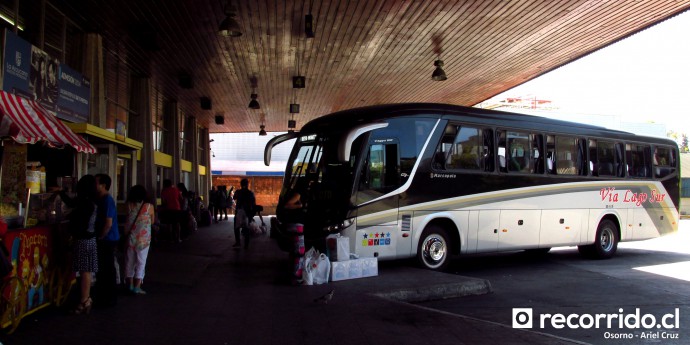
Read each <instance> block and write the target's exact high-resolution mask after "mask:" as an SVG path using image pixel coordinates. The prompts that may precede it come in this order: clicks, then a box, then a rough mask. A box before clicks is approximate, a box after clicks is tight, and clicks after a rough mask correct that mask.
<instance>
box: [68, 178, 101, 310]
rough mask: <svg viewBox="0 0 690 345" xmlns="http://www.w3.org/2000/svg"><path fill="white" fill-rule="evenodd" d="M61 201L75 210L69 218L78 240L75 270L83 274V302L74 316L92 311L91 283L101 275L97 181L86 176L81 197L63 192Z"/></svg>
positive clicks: (79, 188)
mask: <svg viewBox="0 0 690 345" xmlns="http://www.w3.org/2000/svg"><path fill="white" fill-rule="evenodd" d="M59 193H60V199H62V202H64V203H65V205H67V206H68V207H70V208H72V212H71V213H70V215H69V221H70V222H69V227H70V234H71V235H72V238H73V239H74V242H73V244H74V248H73V250H74V258H73V260H72V270H73V271H75V272H79V279H80V282H79V292H80V295H81V299H80V300H79V304H78V305H77V306H76V307H75V308H74V309H73V310H72V313H74V314H88V313H89V312H90V311H91V306H92V305H93V300H92V299H91V280H92V278H93V274H94V273H96V272H98V256H97V254H96V231H95V224H96V210H97V208H98V207H97V206H96V178H95V177H94V176H93V175H84V176H82V177H81V178H80V179H79V182H77V196H76V198H72V197H70V196H69V195H67V193H66V192H65V191H62V190H61V191H59Z"/></svg>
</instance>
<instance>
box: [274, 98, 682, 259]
mask: <svg viewBox="0 0 690 345" xmlns="http://www.w3.org/2000/svg"><path fill="white" fill-rule="evenodd" d="M293 138H294V139H296V142H295V146H294V148H293V150H292V153H291V155H290V158H289V161H288V164H287V169H286V171H285V179H284V186H283V190H282V192H281V199H280V201H279V206H278V207H279V209H280V208H281V206H282V204H283V203H284V202H285V200H284V199H285V195H286V193H287V192H288V191H289V190H291V189H296V190H298V191H300V193H301V195H302V202H303V204H304V205H305V207H304V210H303V211H304V218H303V219H304V231H305V236H306V238H307V241H308V242H309V241H310V240H311V241H314V240H318V239H322V238H323V237H325V236H326V235H328V234H331V233H338V232H340V233H342V235H343V236H347V237H349V239H350V248H351V251H354V252H355V253H356V254H358V255H359V256H360V257H372V256H377V257H378V258H379V259H381V260H384V259H399V258H409V257H413V256H417V257H418V258H419V261H420V262H421V263H422V265H423V266H425V267H427V268H430V269H437V270H440V269H443V268H444V267H445V266H446V265H447V264H448V259H449V256H450V255H460V254H465V253H483V252H497V251H509V250H531V251H535V252H547V251H548V250H549V249H550V248H551V247H555V246H578V248H579V250H580V252H581V253H582V254H584V255H586V256H589V257H595V258H609V257H611V256H613V255H614V253H615V252H616V248H617V245H618V242H620V241H636V240H644V239H649V238H654V237H658V236H660V235H664V234H668V233H672V232H675V231H677V229H678V221H679V212H678V208H679V194H680V166H679V165H680V163H679V155H678V146H677V144H676V143H675V142H674V141H672V140H669V139H661V138H653V137H645V136H638V135H634V134H631V133H627V132H622V131H616V130H610V129H606V128H602V127H597V126H591V125H586V124H579V123H573V122H566V121H559V120H554V119H548V118H542V117H537V116H530V115H521V114H514V113H508V112H501V111H494V110H485V109H478V108H468V107H461V106H454V105H445V104H392V105H380V106H372V107H365V108H359V109H351V110H345V111H340V112H336V113H333V114H330V115H326V116H323V117H319V118H317V119H314V120H313V121H311V122H309V123H307V124H306V125H305V126H304V127H303V128H302V129H301V131H299V132H292V133H287V134H285V135H282V136H277V137H275V138H273V139H272V140H271V141H270V142H269V143H268V144H267V146H266V150H265V156H264V160H265V163H266V164H267V165H268V164H269V162H270V153H271V149H272V147H273V146H275V145H277V144H279V143H281V142H284V141H286V140H289V139H293ZM278 215H279V217H278V219H280V212H278Z"/></svg>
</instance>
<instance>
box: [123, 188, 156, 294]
mask: <svg viewBox="0 0 690 345" xmlns="http://www.w3.org/2000/svg"><path fill="white" fill-rule="evenodd" d="M127 209H128V211H129V213H128V216H127V224H126V225H125V236H127V242H126V243H127V252H126V256H125V258H126V259H125V281H126V283H127V285H128V286H129V291H130V292H131V293H134V294H137V295H145V294H146V292H145V291H144V290H142V289H141V283H142V282H143V280H144V273H145V268H146V258H147V257H148V254H149V248H150V246H151V224H153V222H154V220H155V214H154V209H155V208H154V206H153V204H151V203H149V202H147V195H146V188H144V186H142V185H135V186H132V188H130V189H129V194H128V195H127Z"/></svg>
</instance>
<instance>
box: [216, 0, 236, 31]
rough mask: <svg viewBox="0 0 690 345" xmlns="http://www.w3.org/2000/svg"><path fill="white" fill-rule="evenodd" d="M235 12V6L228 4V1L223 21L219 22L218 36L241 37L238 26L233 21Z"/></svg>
mask: <svg viewBox="0 0 690 345" xmlns="http://www.w3.org/2000/svg"><path fill="white" fill-rule="evenodd" d="M235 12H237V9H236V8H235V6H233V5H232V4H230V1H228V2H227V3H226V4H225V19H223V21H222V22H220V25H219V26H218V34H219V35H221V36H224V37H240V36H242V31H241V30H240V24H239V23H237V21H236V20H235V18H233V17H235V14H236V13H235Z"/></svg>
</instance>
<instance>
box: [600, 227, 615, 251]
mask: <svg viewBox="0 0 690 345" xmlns="http://www.w3.org/2000/svg"><path fill="white" fill-rule="evenodd" d="M613 241H614V239H613V230H611V228H604V229H602V230H601V235H600V238H599V242H600V244H601V249H602V250H603V251H604V252H610V251H611V249H613Z"/></svg>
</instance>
